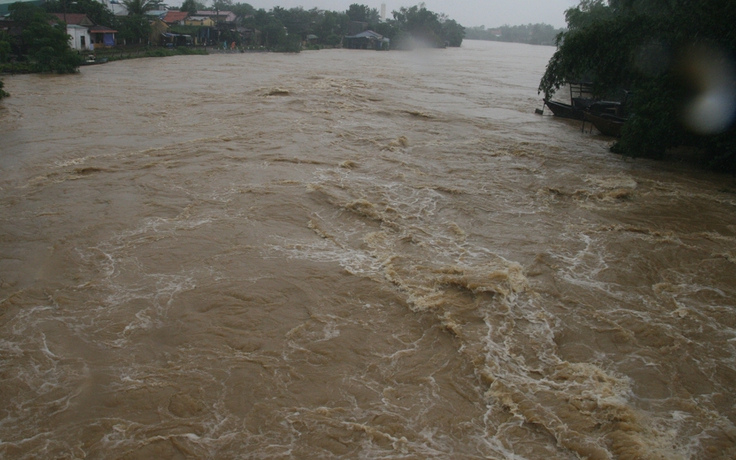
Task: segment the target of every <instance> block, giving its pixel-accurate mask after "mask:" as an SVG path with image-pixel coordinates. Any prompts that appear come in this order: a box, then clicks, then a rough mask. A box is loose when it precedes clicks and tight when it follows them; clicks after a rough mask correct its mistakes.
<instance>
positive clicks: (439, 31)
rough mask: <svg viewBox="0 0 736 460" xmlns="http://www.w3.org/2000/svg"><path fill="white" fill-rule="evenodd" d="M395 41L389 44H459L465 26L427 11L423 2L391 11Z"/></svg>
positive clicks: (463, 35) (441, 45)
mask: <svg viewBox="0 0 736 460" xmlns="http://www.w3.org/2000/svg"><path fill="white" fill-rule="evenodd" d="M392 14H393V17H394V22H393V25H394V27H396V28H398V30H399V32H400V33H399V32H397V33H395V37H396V41H397V43H396V44H394V43H392V44H391V46H398V47H400V48H405V47H407V45H408V47H412V45H416V44H418V43H420V44H422V45H423V46H434V47H444V46H460V45H461V44H462V40H463V37H465V28H464V27H462V26H461V25H460V24H458V23H457V22H455V21H451V20H449V19H448V18H447V17H446V16H445V15H440V14H437V13H435V12H432V11H429V10H428V9H427V8H426V7H425V5H424V3H420V4H419V5H415V6H412V7H409V8H406V7H401V8H400V9H399V11H393V12H392Z"/></svg>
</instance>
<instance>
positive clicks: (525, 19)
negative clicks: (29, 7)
mask: <svg viewBox="0 0 736 460" xmlns="http://www.w3.org/2000/svg"><path fill="white" fill-rule="evenodd" d="M181 2H182V0H169V2H168V3H169V4H170V5H172V6H173V5H181ZM204 3H205V4H206V5H208V6H209V5H211V4H212V0H207V1H205V2H204ZM233 3H250V4H251V5H253V6H254V7H255V8H264V9H266V10H270V9H271V8H273V7H274V6H280V7H282V8H286V9H289V8H294V7H297V6H301V7H303V8H304V9H307V10H309V9H312V8H314V7H317V8H320V9H323V10H330V11H345V10H347V9H348V7H349V6H350V5H351V4H353V3H359V4H362V5H367V6H369V7H370V8H376V9H377V10H378V11H379V12H380V11H381V3H385V4H386V15H387V16H388V17H391V11H394V10H398V9H399V8H401V7H402V6H406V7H410V6H414V5H417V4H419V3H420V1H419V0H384V1H382V0H363V1H361V0H252V1H248V0H233ZM424 3H425V4H426V6H427V9H428V10H430V11H434V12H435V13H445V14H447V15H448V16H449V17H450V19H454V20H456V21H457V22H459V23H460V24H462V25H463V26H465V27H475V26H481V25H484V26H486V27H496V26H502V25H504V24H508V25H511V26H515V25H521V24H529V23H533V24H536V23H542V22H543V23H547V24H551V25H553V26H555V27H565V10H566V9H568V8H570V7H571V6H575V5H577V4H578V3H579V0H425V2H424Z"/></svg>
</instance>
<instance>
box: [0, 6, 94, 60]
mask: <svg viewBox="0 0 736 460" xmlns="http://www.w3.org/2000/svg"><path fill="white" fill-rule="evenodd" d="M9 9H10V20H11V21H13V23H14V25H15V27H17V28H18V29H19V30H21V32H20V33H19V34H17V35H14V36H11V35H10V34H7V33H3V34H2V35H0V65H2V66H3V67H2V69H1V70H5V65H6V64H7V63H8V61H10V59H11V57H12V56H22V57H23V58H24V59H22V60H23V61H24V63H23V64H22V65H21V66H22V68H23V69H24V70H25V71H28V72H56V73H73V72H75V71H76V70H77V68H78V67H79V65H80V64H81V63H82V57H81V56H79V54H77V53H76V52H75V51H73V50H72V49H71V48H70V47H69V43H68V41H67V40H68V35H67V34H66V31H65V30H64V29H63V28H61V27H56V26H55V25H54V23H53V22H52V21H51V20H50V19H51V18H50V17H49V15H48V14H47V13H46V12H45V11H44V10H42V9H41V8H39V7H37V6H35V5H33V4H30V3H20V2H18V3H14V4H12V5H10V7H9Z"/></svg>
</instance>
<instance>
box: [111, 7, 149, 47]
mask: <svg viewBox="0 0 736 460" xmlns="http://www.w3.org/2000/svg"><path fill="white" fill-rule="evenodd" d="M115 27H116V28H117V30H118V34H117V37H118V39H120V40H123V41H124V42H125V43H126V44H129V45H130V44H140V43H147V42H148V37H149V36H150V35H151V22H150V21H149V20H148V18H147V17H146V16H145V15H142V14H129V15H128V16H120V17H118V18H117V20H116V24H115Z"/></svg>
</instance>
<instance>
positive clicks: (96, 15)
mask: <svg viewBox="0 0 736 460" xmlns="http://www.w3.org/2000/svg"><path fill="white" fill-rule="evenodd" d="M42 7H43V9H44V10H46V11H48V12H49V13H64V12H65V11H66V12H67V13H81V14H86V15H87V17H88V18H90V19H91V20H92V22H94V23H95V24H98V25H103V26H108V27H109V26H111V25H112V24H113V23H114V21H115V15H114V14H113V13H112V11H110V10H109V9H108V8H107V7H106V6H105V5H104V4H102V3H100V2H99V1H97V0H73V1H72V0H48V1H46V2H44V3H43V4H42Z"/></svg>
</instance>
